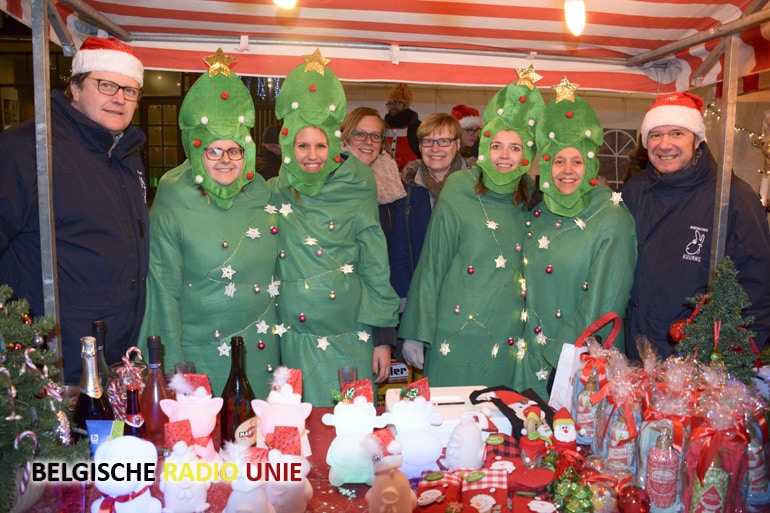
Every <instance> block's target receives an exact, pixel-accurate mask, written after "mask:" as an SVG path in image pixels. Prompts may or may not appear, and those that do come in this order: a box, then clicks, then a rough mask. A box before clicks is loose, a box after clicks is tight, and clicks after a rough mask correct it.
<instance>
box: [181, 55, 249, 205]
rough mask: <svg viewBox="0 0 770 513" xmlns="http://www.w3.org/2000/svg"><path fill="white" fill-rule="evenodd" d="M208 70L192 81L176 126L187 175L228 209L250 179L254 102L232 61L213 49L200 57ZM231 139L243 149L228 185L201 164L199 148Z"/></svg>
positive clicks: (215, 201) (213, 199)
mask: <svg viewBox="0 0 770 513" xmlns="http://www.w3.org/2000/svg"><path fill="white" fill-rule="evenodd" d="M203 60H205V61H206V63H208V64H209V66H210V67H209V71H208V73H204V74H203V75H201V77H200V78H199V79H198V80H196V81H195V83H194V84H193V85H192V87H191V88H190V90H189V91H188V92H187V94H186V95H185V97H184V101H182V107H181V109H180V111H179V128H181V129H182V144H183V145H184V151H185V154H186V155H187V159H188V162H189V164H190V167H191V168H192V176H191V177H190V178H191V180H193V181H194V182H195V183H197V184H199V185H200V186H201V187H203V189H204V190H205V191H206V193H207V194H208V195H209V197H210V198H211V201H213V202H214V204H215V205H216V206H218V207H219V208H222V209H225V210H226V209H229V208H230V207H232V205H233V201H235V197H236V196H237V195H238V193H239V192H240V191H241V189H242V188H243V186H244V185H246V184H247V183H249V182H251V181H252V180H254V176H255V172H254V169H255V162H256V156H257V147H256V145H255V144H254V141H253V139H252V137H251V129H252V127H253V126H254V102H253V100H252V98H251V94H250V93H249V90H248V89H247V88H246V86H245V85H244V84H243V82H242V81H241V79H240V78H238V76H237V75H236V74H235V73H233V72H232V71H230V67H229V66H230V64H232V63H233V61H235V59H234V58H233V57H229V56H227V55H225V54H224V53H223V52H222V49H221V48H219V49H217V53H216V54H215V55H210V56H208V57H204V58H203ZM220 139H222V140H225V139H226V140H232V141H235V142H236V143H238V144H239V145H240V146H241V147H242V148H243V150H244V154H243V172H242V173H241V176H239V177H238V178H237V179H236V180H235V181H234V182H233V183H231V184H230V185H220V184H219V183H217V182H215V181H214V180H213V179H212V178H211V176H209V174H208V173H207V172H206V169H205V167H204V166H203V159H204V158H206V157H205V156H204V155H203V150H204V149H206V147H207V146H208V145H209V144H210V143H212V142H213V141H218V140H220Z"/></svg>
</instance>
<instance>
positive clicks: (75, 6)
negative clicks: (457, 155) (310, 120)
mask: <svg viewBox="0 0 770 513" xmlns="http://www.w3.org/2000/svg"><path fill="white" fill-rule="evenodd" d="M59 1H60V2H61V3H62V4H64V5H66V6H67V7H69V8H70V9H72V10H73V11H74V12H75V14H76V15H77V16H78V17H80V18H81V19H83V20H86V21H87V22H88V23H90V24H92V25H93V26H94V27H97V28H99V29H101V30H104V31H105V32H107V33H108V34H110V35H112V36H114V37H117V38H118V39H121V40H123V41H126V42H131V41H153V42H158V41H168V42H189V43H206V44H209V43H210V44H211V45H212V46H215V45H219V46H228V45H240V46H244V45H245V46H249V45H268V46H269V45H282V46H292V45H296V46H301V47H307V46H318V47H337V48H359V49H360V48H364V49H374V50H383V51H388V52H389V55H391V58H392V59H395V60H397V59H398V54H399V53H400V52H402V51H411V52H425V51H431V52H447V53H452V54H458V53H459V54H467V55H479V56H495V57H498V56H509V57H517V58H528V59H534V58H535V57H536V58H537V59H543V60H549V59H553V60H559V61H569V62H574V63H584V64H600V63H601V64H606V63H608V62H609V63H613V64H617V65H624V66H626V67H645V68H647V69H649V68H654V67H658V68H665V67H666V66H668V63H666V62H665V61H663V60H661V59H664V58H666V57H668V56H671V55H674V54H676V53H677V52H680V51H683V50H687V49H689V48H692V47H693V46H696V45H700V44H703V43H706V42H710V41H713V40H716V39H721V40H722V41H721V42H720V43H719V44H718V45H717V47H716V48H714V49H713V50H712V51H711V52H710V54H709V56H708V57H707V58H706V59H705V60H704V62H703V64H702V65H701V67H700V68H698V70H697V71H696V73H695V75H694V77H695V81H696V82H699V81H701V80H702V78H703V76H704V75H705V74H706V73H707V72H708V70H709V69H710V68H711V67H713V65H714V64H715V63H716V62H717V61H718V59H719V58H720V56H721V54H722V52H723V51H724V56H725V65H724V67H723V99H724V101H725V108H723V109H722V117H721V120H720V121H721V122H720V131H721V133H722V135H723V138H724V139H723V140H724V141H725V144H724V146H725V151H724V152H723V156H722V159H721V161H720V163H719V170H718V172H719V182H718V187H717V191H716V207H715V214H714V225H715V241H716V244H714V245H713V247H712V255H711V269H712V270H713V269H714V267H715V266H716V264H717V262H718V261H719V260H721V259H722V257H723V256H724V247H725V239H726V233H725V231H726V226H727V207H728V203H729V196H730V172H729V171H728V172H725V170H731V169H732V162H733V144H734V130H733V127H734V122H735V116H736V100H737V94H738V81H739V78H740V77H739V73H740V72H739V42H740V41H739V35H740V33H741V32H742V31H744V30H747V29H749V28H751V27H755V26H757V25H759V24H761V23H764V22H766V21H768V20H770V10H767V11H763V10H761V9H762V8H763V7H764V6H765V5H766V4H767V3H768V1H770V0H755V1H754V2H753V3H752V5H751V6H750V7H749V8H748V9H747V10H746V12H745V14H744V15H743V16H741V17H740V18H739V19H737V20H735V21H732V22H729V23H725V24H723V25H721V26H719V27H717V28H715V29H712V30H709V31H704V32H700V33H697V34H695V35H693V36H691V37H687V38H684V39H682V40H680V41H677V42H674V43H670V44H666V45H663V46H661V47H660V48H657V49H655V50H652V51H648V52H645V53H642V54H639V55H636V56H633V57H629V58H627V59H622V58H594V57H585V56H569V55H566V56H565V55H555V54H554V55H551V54H548V53H539V52H538V53H533V52H530V53H527V52H513V51H512V52H500V51H485V50H478V49H454V48H452V49H441V48H438V49H436V48H434V49H430V50H428V49H426V48H424V47H420V46H409V45H407V46H400V45H393V44H391V45H387V44H384V43H362V42H357V43H355V42H344V41H339V42H330V41H318V42H317V43H318V44H314V42H312V41H290V40H285V39H280V40H278V39H269V38H250V37H247V36H241V37H236V36H206V35H197V36H193V35H185V34H172V35H169V34H167V35H162V34H161V35H159V34H154V33H149V32H147V33H144V32H133V33H132V32H129V31H127V30H125V29H124V28H123V27H121V26H120V25H118V24H116V23H113V22H112V21H111V20H110V19H109V18H107V17H105V16H104V15H102V14H101V13H100V12H99V11H96V10H95V9H93V8H92V7H91V6H89V5H88V4H86V3H85V2H83V1H82V0H59ZM30 2H31V10H32V16H31V18H32V23H31V28H32V41H33V67H34V79H35V87H34V95H35V123H36V138H37V141H36V142H37V175H38V184H39V187H38V195H39V196H38V204H39V207H40V242H41V253H42V257H43V258H42V261H43V286H44V294H45V314H46V315H51V316H53V318H54V319H55V321H56V328H55V332H54V336H55V340H56V343H55V344H53V347H55V348H56V349H57V351H58V353H59V355H61V341H60V340H59V336H58V334H59V303H58V277H57V270H56V245H55V226H54V207H55V205H53V196H52V191H51V183H52V168H51V143H50V138H51V133H50V81H49V77H48V70H49V62H48V61H49V58H48V55H49V54H48V48H49V44H50V41H49V25H48V24H49V22H50V23H51V26H52V27H53V29H54V30H55V33H56V35H57V37H58V38H59V40H60V41H62V46H63V48H64V50H65V54H69V53H70V52H72V50H73V49H74V44H73V43H72V41H73V38H72V36H71V35H70V34H69V33H68V31H67V28H66V26H65V24H64V23H63V21H62V20H61V18H60V17H58V13H54V12H52V11H56V8H55V7H54V4H53V0H30ZM696 85H700V83H697V84H696ZM59 365H60V366H61V357H60V358H59ZM59 375H60V376H61V375H62V374H61V373H60V374H59Z"/></svg>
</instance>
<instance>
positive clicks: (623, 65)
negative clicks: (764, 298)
mask: <svg viewBox="0 0 770 513" xmlns="http://www.w3.org/2000/svg"><path fill="white" fill-rule="evenodd" d="M84 3H86V4H87V5H88V6H90V7H91V8H92V9H93V10H95V11H97V12H98V13H100V14H102V15H104V17H105V18H106V19H108V20H110V21H111V22H113V23H115V24H117V25H119V26H120V27H122V28H123V29H125V30H126V31H127V32H128V33H129V34H130V37H131V44H132V45H133V46H134V47H135V48H136V50H137V53H138V54H139V56H140V58H141V59H142V60H143V62H144V63H145V66H146V67H147V68H148V69H161V70H176V71H192V72H200V71H202V70H203V69H205V67H206V65H205V63H204V62H203V60H202V57H203V56H205V55H210V54H211V53H213V52H214V51H215V50H216V49H217V48H218V47H221V48H222V49H223V50H224V51H225V52H226V53H229V54H233V55H234V56H236V57H237V64H236V65H235V66H234V68H233V69H234V71H236V72H237V73H238V74H240V75H255V76H285V75H286V74H287V73H288V72H289V71H290V70H291V69H292V68H294V67H295V66H296V65H297V64H298V63H300V62H302V61H301V57H300V56H301V55H303V54H308V53H312V51H313V50H315V48H320V50H321V53H322V54H323V55H324V56H325V57H328V58H329V59H331V63H330V65H329V66H330V68H331V69H332V70H334V72H335V73H336V74H337V75H338V76H339V77H340V78H341V79H342V80H346V81H367V82H382V81H385V82H392V81H403V82H411V83H426V84H451V85H475V86H494V87H500V86H503V85H505V84H507V83H509V82H510V81H511V80H513V79H515V78H516V73H515V70H516V69H517V68H524V67H527V66H528V65H529V64H533V65H534V67H535V70H536V71H537V72H538V73H539V74H541V75H543V76H544V79H543V81H542V82H541V83H544V84H555V83H558V82H559V80H560V79H561V77H562V76H564V75H567V76H568V78H569V80H570V81H571V82H575V83H579V84H580V85H581V89H583V90H604V91H622V92H634V93H660V92H669V91H674V90H686V89H689V88H690V87H691V86H692V85H693V78H694V73H695V71H696V70H697V69H698V68H699V67H700V66H701V64H702V63H703V62H704V60H705V59H706V58H707V56H708V55H709V52H710V51H711V50H712V49H713V48H714V47H716V45H717V44H718V43H719V39H715V40H712V41H708V42H706V43H703V44H698V45H696V46H693V47H691V48H686V49H683V50H681V51H679V52H678V53H676V54H675V55H673V56H667V57H665V58H663V59H659V60H656V61H653V62H650V63H646V64H643V65H639V66H629V65H628V59H629V58H634V57H638V56H640V55H644V54H645V53H647V52H651V51H655V50H657V49H660V48H661V47H663V46H664V45H669V44H673V43H676V42H678V41H681V40H683V39H684V40H686V39H687V38H692V37H693V36H696V35H698V34H704V33H706V34H708V33H714V34H718V33H720V30H721V28H722V27H723V25H725V24H729V23H731V22H735V21H736V20H739V19H740V18H741V17H742V16H743V14H744V11H746V9H750V8H751V6H752V5H756V4H757V0H729V1H723V2H718V3H717V2H713V1H711V0H700V1H696V0H676V1H673V0H672V1H665V0H640V1H632V0H585V4H586V10H587V22H586V27H585V30H584V31H583V33H582V35H581V36H579V37H575V36H573V35H572V34H570V33H569V31H568V30H567V27H566V24H565V22H564V10H563V4H564V3H563V0H453V1H448V0H390V1H387V2H385V1H382V0H299V6H298V8H296V9H294V10H293V11H291V12H289V13H283V12H282V11H280V10H279V9H278V8H277V7H276V6H275V5H274V4H273V2H272V0H248V1H246V0H241V1H236V0H134V1H126V0H86V1H85V2H84ZM56 5H57V7H58V9H59V11H60V12H62V14H63V15H64V17H65V18H67V21H68V25H69V26H70V27H71V28H73V27H74V26H75V24H74V23H72V22H73V21H74V20H73V19H72V18H74V15H72V14H71V13H72V11H71V10H70V9H69V8H67V7H65V6H64V5H62V3H57V4H56ZM0 9H2V10H3V11H5V12H7V13H9V14H11V15H12V16H14V17H16V18H17V19H19V20H21V21H22V22H24V23H26V24H28V25H29V24H30V19H31V18H30V12H29V9H30V7H29V0H0ZM740 39H741V51H740V70H739V73H740V75H741V77H742V78H743V84H742V88H743V89H744V90H747V91H748V90H751V89H752V88H756V84H757V83H758V79H757V78H756V77H757V76H758V74H759V73H760V72H762V71H765V70H768V69H770V24H768V23H765V24H763V25H756V26H752V27H750V28H747V29H745V30H742V31H741V32H740ZM699 78H700V81H699V83H700V84H711V83H716V82H719V81H720V80H721V79H722V65H721V62H720V63H717V64H716V65H714V66H713V67H712V68H711V70H710V71H708V72H707V73H706V74H705V75H704V76H703V77H699Z"/></svg>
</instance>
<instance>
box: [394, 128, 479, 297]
mask: <svg viewBox="0 0 770 513" xmlns="http://www.w3.org/2000/svg"><path fill="white" fill-rule="evenodd" d="M461 133H462V130H461V128H460V123H459V121H457V120H456V119H455V118H454V117H452V116H450V115H449V114H445V113H436V114H431V115H429V116H428V117H426V118H425V119H424V120H423V122H422V123H420V126H419V128H418V129H417V138H418V140H419V142H420V149H421V152H422V158H421V159H419V160H413V161H412V162H410V163H409V164H407V166H406V167H405V168H404V171H403V172H402V175H401V176H402V180H403V182H404V189H405V190H406V196H405V197H403V198H401V199H400V200H398V201H397V202H396V204H395V205H394V206H393V220H394V222H393V233H392V234H391V238H390V245H389V247H388V254H389V256H390V275H391V283H393V288H395V289H396V292H397V293H398V296H399V297H400V298H401V309H402V310H403V307H404V305H405V304H406V294H407V292H408V291H409V284H410V283H411V281H412V274H413V273H414V269H415V267H417V262H418V260H419V258H420V252H421V251H422V245H423V242H424V241H425V233H426V232H427V231H428V223H429V222H430V216H431V213H432V212H433V207H434V205H435V204H436V201H437V200H438V197H439V194H440V193H441V188H442V187H443V186H444V181H445V180H446V178H447V177H448V176H449V175H450V174H452V173H454V172H455V171H457V170H458V169H468V168H469V167H470V166H469V165H468V162H467V161H466V160H465V159H464V158H463V157H462V156H461V155H460V153H459V151H460V134H461Z"/></svg>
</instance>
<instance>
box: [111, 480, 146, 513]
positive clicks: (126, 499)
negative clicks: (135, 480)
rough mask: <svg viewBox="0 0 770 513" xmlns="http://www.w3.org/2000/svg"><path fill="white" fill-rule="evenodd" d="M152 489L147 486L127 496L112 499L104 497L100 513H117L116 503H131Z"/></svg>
mask: <svg viewBox="0 0 770 513" xmlns="http://www.w3.org/2000/svg"><path fill="white" fill-rule="evenodd" d="M149 489H150V488H149V487H147V486H145V487H144V488H142V489H141V490H137V491H135V492H131V493H129V494H127V495H118V496H117V497H110V496H109V495H105V496H104V500H103V501H102V504H101V505H100V506H99V513H115V503H116V502H129V501H132V500H134V499H136V498H137V497H139V496H140V495H142V494H144V493H147V491H148V490H149Z"/></svg>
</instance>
